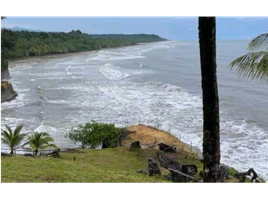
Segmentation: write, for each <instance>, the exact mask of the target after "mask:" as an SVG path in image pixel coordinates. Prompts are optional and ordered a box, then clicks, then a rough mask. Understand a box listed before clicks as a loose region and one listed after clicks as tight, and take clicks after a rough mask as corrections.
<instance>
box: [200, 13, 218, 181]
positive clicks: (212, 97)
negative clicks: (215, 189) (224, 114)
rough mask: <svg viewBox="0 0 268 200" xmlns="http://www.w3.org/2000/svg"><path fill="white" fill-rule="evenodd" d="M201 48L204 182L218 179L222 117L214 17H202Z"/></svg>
mask: <svg viewBox="0 0 268 200" xmlns="http://www.w3.org/2000/svg"><path fill="white" fill-rule="evenodd" d="M198 28H199V47H200V61H201V76H202V91H203V118H204V119H203V159H204V163H203V164H204V166H203V173H204V179H203V180H204V182H217V181H219V178H220V177H219V164H220V123H219V122H220V118H219V97H218V85H217V73H216V72H217V65H216V36H215V35H216V20H215V17H199V22H198Z"/></svg>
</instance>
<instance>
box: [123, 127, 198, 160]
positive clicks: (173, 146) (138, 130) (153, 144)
mask: <svg viewBox="0 0 268 200" xmlns="http://www.w3.org/2000/svg"><path fill="white" fill-rule="evenodd" d="M137 143H139V146H140V147H141V149H159V150H166V151H168V152H171V151H172V152H185V153H189V154H193V155H195V156H196V157H198V154H197V152H196V151H194V150H193V149H192V148H191V147H190V146H189V145H187V144H185V143H183V142H181V141H180V140H179V139H178V138H176V137H175V136H174V135H172V134H170V133H168V132H165V131H161V130H157V129H155V128H152V127H149V126H145V125H141V124H140V125H134V126H130V127H127V128H125V129H124V130H123V131H122V134H121V137H120V139H119V144H120V145H121V146H124V147H126V148H129V149H130V148H131V146H132V145H133V144H137Z"/></svg>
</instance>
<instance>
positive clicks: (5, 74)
mask: <svg viewBox="0 0 268 200" xmlns="http://www.w3.org/2000/svg"><path fill="white" fill-rule="evenodd" d="M10 78H11V76H10V74H9V70H8V69H5V70H3V71H1V80H7V79H10Z"/></svg>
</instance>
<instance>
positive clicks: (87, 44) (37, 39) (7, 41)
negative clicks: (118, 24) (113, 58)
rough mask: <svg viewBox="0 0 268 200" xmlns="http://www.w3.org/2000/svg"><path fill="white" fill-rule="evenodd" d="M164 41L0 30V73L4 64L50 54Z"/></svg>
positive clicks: (139, 36)
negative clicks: (0, 33)
mask: <svg viewBox="0 0 268 200" xmlns="http://www.w3.org/2000/svg"><path fill="white" fill-rule="evenodd" d="M164 40H165V39H163V38H161V37H159V36H157V35H148V34H132V35H124V34H107V35H89V34H86V33H82V32H81V31H80V30H76V31H75V30H72V31H70V32H69V33H64V32H29V31H14V32H13V31H11V30H7V29H2V37H1V45H2V54H1V55H2V63H1V67H2V68H1V69H2V70H4V69H5V68H7V60H12V59H19V58H27V57H29V56H42V55H49V54H61V53H73V52H82V51H90V50H98V49H102V48H112V47H120V46H127V45H135V44H138V43H145V42H158V41H164Z"/></svg>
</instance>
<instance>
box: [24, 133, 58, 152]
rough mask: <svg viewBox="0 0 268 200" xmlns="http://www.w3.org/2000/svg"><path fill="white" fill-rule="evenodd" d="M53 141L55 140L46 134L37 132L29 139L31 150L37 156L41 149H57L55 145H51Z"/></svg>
mask: <svg viewBox="0 0 268 200" xmlns="http://www.w3.org/2000/svg"><path fill="white" fill-rule="evenodd" d="M53 141H54V139H53V138H52V137H50V136H49V134H48V133H45V132H42V133H38V132H37V131H33V133H32V134H31V136H30V137H29V142H30V148H31V149H32V150H33V151H34V154H35V155H37V153H38V150H39V149H46V148H48V147H53V148H57V146H56V145H55V144H51V143H50V142H53Z"/></svg>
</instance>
